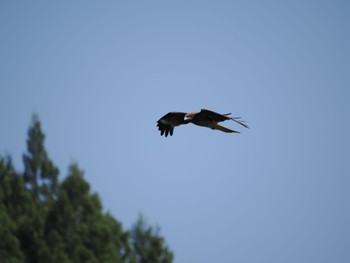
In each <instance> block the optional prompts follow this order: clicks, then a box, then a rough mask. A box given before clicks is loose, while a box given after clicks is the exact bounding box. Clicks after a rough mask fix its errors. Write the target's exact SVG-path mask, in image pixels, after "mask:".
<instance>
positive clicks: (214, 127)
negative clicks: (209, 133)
mask: <svg viewBox="0 0 350 263" xmlns="http://www.w3.org/2000/svg"><path fill="white" fill-rule="evenodd" d="M212 129H214V130H219V131H223V132H227V133H240V132H238V131H235V130H231V129H229V128H226V127H224V126H221V125H219V124H216V125H213V127H212Z"/></svg>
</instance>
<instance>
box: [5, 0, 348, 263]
mask: <svg viewBox="0 0 350 263" xmlns="http://www.w3.org/2000/svg"><path fill="white" fill-rule="evenodd" d="M349 28H350V4H349V3H348V2H347V1H99V2H96V1H75V2H69V1H55V2H53V1H26V2H20V1H1V3H0V35H1V43H0V46H1V49H0V72H1V78H0V91H1V96H0V123H1V130H0V135H1V140H0V151H1V152H2V154H5V153H10V154H11V155H12V156H13V159H14V161H15V163H16V166H17V168H18V169H23V166H22V163H21V155H22V153H23V152H24V151H25V150H26V145H25V141H26V136H27V134H26V133H27V129H28V126H29V123H30V118H31V114H32V113H33V112H36V113H38V114H39V117H40V120H41V122H42V127H43V130H44V132H45V134H46V141H45V143H46V148H47V150H48V153H49V156H50V158H51V159H52V160H53V161H54V162H55V164H56V165H57V166H58V167H59V169H60V174H61V179H62V178H63V177H64V176H66V174H67V167H68V165H69V164H70V163H71V162H78V164H79V166H80V167H81V168H82V169H83V170H84V171H85V178H86V179H87V181H88V182H89V183H90V184H91V187H92V189H93V190H94V191H97V192H98V193H99V195H100V197H101V200H102V202H103V205H104V209H105V210H106V211H109V212H110V213H112V214H113V215H114V216H115V217H116V218H117V219H118V220H120V221H121V222H122V224H123V226H124V227H125V228H129V227H130V226H131V225H132V224H133V223H134V222H135V221H136V218H137V216H138V214H139V213H143V214H144V215H145V217H146V219H147V220H148V222H149V223H150V224H158V225H159V226H160V227H161V230H162V234H163V235H164V236H165V238H166V240H167V242H168V244H169V246H170V248H171V249H172V250H173V251H174V253H175V262H177V263H180V262H181V263H187V262H188V263H195V262H222V263H230V262H250V263H261V262H269V263H273V262H276V263H277V262H285V263H288V262H291V263H294V262H299V263H300V262H301V263H302V262H305V263H306V262H308V263H309V262H318V263H319V262H349V261H350V252H349V243H350V223H349V222H350V203H349V200H350V191H349V190H350V189H349V187H350V162H349V156H350V139H349V134H350V124H349V112H350V74H349V69H350V49H349V47H350V30H349ZM201 108H208V109H211V110H214V111H217V112H221V113H227V112H232V113H233V115H234V116H241V117H242V118H243V119H244V120H246V121H247V123H248V124H249V126H250V127H251V128H250V129H249V130H247V129H244V128H243V127H240V126H238V125H237V124H235V123H234V122H225V123H224V124H225V126H227V127H229V128H233V129H237V130H239V131H241V134H225V133H221V132H219V131H212V130H210V129H205V128H201V127H196V126H194V125H187V126H183V127H177V128H176V129H175V132H174V136H172V137H170V138H169V137H168V138H164V137H160V136H159V133H158V131H157V127H156V121H157V120H158V119H159V118H160V117H161V116H163V115H164V114H165V113H167V112H169V111H185V112H189V111H198V110H200V109H201Z"/></svg>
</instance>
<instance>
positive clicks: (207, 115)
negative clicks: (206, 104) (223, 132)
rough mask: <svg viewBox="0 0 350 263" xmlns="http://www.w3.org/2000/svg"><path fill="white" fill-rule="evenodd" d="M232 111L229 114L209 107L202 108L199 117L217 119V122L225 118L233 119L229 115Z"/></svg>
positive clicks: (210, 119) (209, 119)
mask: <svg viewBox="0 0 350 263" xmlns="http://www.w3.org/2000/svg"><path fill="white" fill-rule="evenodd" d="M230 114H231V113H227V114H220V113H217V112H214V111H211V110H207V109H201V111H200V112H199V113H198V118H203V119H206V120H208V121H216V122H221V121H225V120H229V119H231V118H230V117H227V115H230Z"/></svg>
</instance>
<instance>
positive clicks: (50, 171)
mask: <svg viewBox="0 0 350 263" xmlns="http://www.w3.org/2000/svg"><path fill="white" fill-rule="evenodd" d="M44 140H45V135H44V134H43V132H42V130H41V124H40V121H39V118H38V116H37V115H36V114H34V115H33V116H32V122H31V126H30V127H29V130H28V139H27V151H28V152H27V153H26V154H24V155H23V162H24V175H23V178H24V182H25V183H26V186H27V187H28V188H29V189H31V191H32V193H33V195H34V197H35V198H38V199H40V200H41V201H43V202H50V201H51V200H52V199H54V198H55V196H56V190H57V183H58V173H59V171H58V168H57V167H55V166H54V164H53V163H52V161H51V160H50V159H49V157H48V154H47V152H46V150H45V147H44Z"/></svg>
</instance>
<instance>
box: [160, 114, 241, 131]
mask: <svg viewBox="0 0 350 263" xmlns="http://www.w3.org/2000/svg"><path fill="white" fill-rule="evenodd" d="M228 115H230V113H227V114H219V113H216V112H214V111H210V110H206V109H202V110H201V111H200V112H190V113H185V112H169V113H167V114H166V115H164V116H163V117H162V118H160V119H159V120H158V121H157V123H158V124H157V126H158V129H159V130H160V135H163V134H165V137H167V136H168V134H170V136H171V135H173V133H174V127H176V126H179V125H183V124H188V123H193V124H195V125H198V126H202V127H207V128H211V129H213V130H220V131H223V132H227V133H239V132H238V131H235V130H231V129H228V128H226V127H223V126H221V125H219V124H218V123H219V122H222V121H225V120H233V121H235V122H237V123H239V124H240V125H242V126H244V127H246V128H248V126H247V125H245V124H244V123H243V122H241V121H238V119H239V118H233V117H228Z"/></svg>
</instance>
